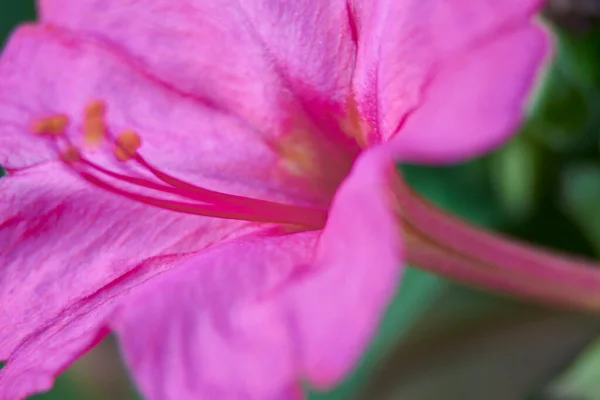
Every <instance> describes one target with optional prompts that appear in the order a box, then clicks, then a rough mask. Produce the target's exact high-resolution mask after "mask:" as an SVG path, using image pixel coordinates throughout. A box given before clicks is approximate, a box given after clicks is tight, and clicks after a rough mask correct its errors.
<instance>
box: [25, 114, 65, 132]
mask: <svg viewBox="0 0 600 400" xmlns="http://www.w3.org/2000/svg"><path fill="white" fill-rule="evenodd" d="M68 124H69V117H67V116H66V115H64V114H56V115H52V116H50V117H45V118H40V119H37V120H35V121H33V124H32V125H31V130H32V131H33V133H35V134H37V135H62V134H64V133H65V129H66V128H67V125H68Z"/></svg>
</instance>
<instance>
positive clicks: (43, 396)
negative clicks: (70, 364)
mask: <svg viewBox="0 0 600 400" xmlns="http://www.w3.org/2000/svg"><path fill="white" fill-rule="evenodd" d="M28 399H29V400H68V399H79V400H92V399H90V398H89V397H86V396H84V393H83V392H82V391H81V390H80V388H79V386H78V385H77V383H76V382H73V381H72V380H71V379H70V378H69V377H68V376H66V375H61V376H59V377H58V378H57V379H56V381H55V382H54V386H53V387H52V390H51V391H49V392H47V393H40V394H37V395H35V396H30V397H28ZM94 400H96V399H94Z"/></svg>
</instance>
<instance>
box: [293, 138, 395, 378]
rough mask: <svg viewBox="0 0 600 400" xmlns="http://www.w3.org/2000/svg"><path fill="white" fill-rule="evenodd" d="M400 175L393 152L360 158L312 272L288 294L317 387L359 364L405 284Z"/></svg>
mask: <svg viewBox="0 0 600 400" xmlns="http://www.w3.org/2000/svg"><path fill="white" fill-rule="evenodd" d="M395 174H396V171H395V168H394V163H393V161H392V159H391V157H390V155H389V154H388V152H387V149H384V148H374V149H371V150H368V151H366V152H365V153H363V154H362V155H361V157H360V158H359V160H358V161H357V164H356V165H355V167H354V169H353V172H352V173H351V174H350V176H349V177H348V178H347V179H346V181H345V182H344V183H342V186H341V187H340V188H339V190H338V193H337V194H336V197H335V199H334V202H333V206H332V209H331V211H330V215H329V219H328V221H327V225H326V226H325V230H324V233H323V235H322V236H321V240H320V242H319V247H318V249H317V256H316V261H315V264H314V268H315V269H314V271H311V272H306V274H305V276H304V279H303V280H301V281H300V282H299V283H298V284H296V285H295V286H294V287H293V288H291V289H290V291H289V292H288V293H286V299H287V301H289V304H290V308H291V310H293V311H292V313H291V315H293V319H292V320H293V326H294V329H295V330H296V331H297V332H296V335H297V336H298V337H301V338H302V340H303V345H302V346H303V347H302V348H303V351H302V368H303V375H305V376H306V377H307V378H308V380H309V382H311V383H312V384H314V385H315V386H317V387H319V388H328V387H331V386H332V385H333V384H335V383H336V382H339V380H340V379H341V378H342V377H343V376H344V375H345V374H347V373H348V372H349V371H350V369H351V368H352V367H353V366H354V365H355V364H356V362H357V360H358V358H359V357H360V355H361V354H362V351H363V350H364V349H365V347H366V346H367V344H368V341H369V340H370V339H371V337H372V335H373V334H374V333H375V331H376V328H377V325H378V322H379V318H380V317H381V315H382V313H383V311H384V310H385V307H386V306H387V304H388V302H389V300H390V298H391V297H392V295H393V294H394V293H395V290H396V288H397V286H398V284H399V277H400V274H401V272H402V267H403V265H402V262H403V252H404V249H403V246H402V240H401V239H402V238H401V228H400V223H399V221H398V219H397V218H398V216H397V215H396V214H395V211H396V208H395V207H396V204H395V194H394V187H395V183H394V180H395V179H396V178H395Z"/></svg>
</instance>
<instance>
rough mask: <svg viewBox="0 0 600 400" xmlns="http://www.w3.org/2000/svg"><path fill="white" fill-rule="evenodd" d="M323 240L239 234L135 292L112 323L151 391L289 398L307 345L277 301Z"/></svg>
mask: <svg viewBox="0 0 600 400" xmlns="http://www.w3.org/2000/svg"><path fill="white" fill-rule="evenodd" d="M318 236H319V232H306V233H296V234H288V235H283V236H281V235H272V234H270V235H264V236H262V237H259V236H251V237H248V238H240V239H238V240H234V241H232V242H229V243H228V244H226V245H223V246H217V247H214V248H212V249H208V250H206V251H204V252H202V253H201V254H200V255H198V256H197V257H195V258H194V259H192V260H190V261H189V262H187V263H186V265H184V266H183V267H181V268H178V269H176V270H173V271H171V272H169V273H168V274H165V275H164V276H163V277H161V278H160V279H157V280H155V281H153V282H152V284H151V285H148V286H146V287H145V288H144V289H143V290H140V291H139V293H137V294H136V295H135V296H132V297H131V298H130V299H129V301H128V302H127V304H126V305H125V306H124V307H123V308H122V309H121V310H120V311H119V312H118V313H117V315H116V317H115V320H114V321H113V324H112V326H113V328H114V329H115V331H116V333H117V335H118V336H119V337H120V339H121V347H122V350H123V352H124V354H125V359H126V361H127V364H128V365H129V367H130V369H131V370H132V371H133V374H134V376H135V378H136V380H137V383H138V385H139V386H140V388H141V391H142V392H143V393H144V395H145V396H146V397H147V398H148V399H151V400H159V399H179V400H188V399H189V400H191V399H223V400H228V399H257V400H258V399H260V400H267V399H278V398H284V394H286V395H287V394H289V390H290V389H289V388H290V387H292V386H294V385H297V384H298V382H297V380H296V377H295V373H296V358H297V354H296V353H297V351H298V349H297V347H298V346H299V343H297V342H296V341H295V340H292V338H291V337H290V334H289V327H288V326H287V321H286V318H285V313H284V312H283V310H282V308H281V305H280V304H279V303H278V302H275V301H273V300H272V297H273V296H274V294H276V293H278V292H279V291H281V290H284V289H285V285H286V283H287V282H288V281H290V280H292V281H293V275H294V274H295V273H296V271H297V270H298V269H302V266H304V265H306V264H308V263H310V261H311V259H312V255H313V248H314V244H315V242H316V240H317V238H318ZM296 390H297V389H296Z"/></svg>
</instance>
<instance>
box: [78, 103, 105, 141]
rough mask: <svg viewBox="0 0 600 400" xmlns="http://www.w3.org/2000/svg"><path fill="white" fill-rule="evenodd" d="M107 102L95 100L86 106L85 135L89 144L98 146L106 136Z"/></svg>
mask: <svg viewBox="0 0 600 400" xmlns="http://www.w3.org/2000/svg"><path fill="white" fill-rule="evenodd" d="M105 115H106V104H105V103H104V102H103V101H100V100H95V101H92V102H90V103H88V105H87V106H86V107H85V111H84V120H83V136H84V137H85V141H86V143H87V144H88V145H90V146H92V147H96V146H98V145H99V144H100V142H102V140H104V138H105V137H106V122H105V121H104V116H105Z"/></svg>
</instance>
